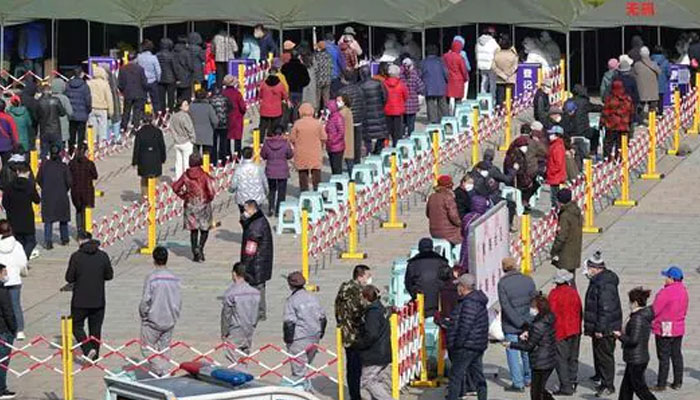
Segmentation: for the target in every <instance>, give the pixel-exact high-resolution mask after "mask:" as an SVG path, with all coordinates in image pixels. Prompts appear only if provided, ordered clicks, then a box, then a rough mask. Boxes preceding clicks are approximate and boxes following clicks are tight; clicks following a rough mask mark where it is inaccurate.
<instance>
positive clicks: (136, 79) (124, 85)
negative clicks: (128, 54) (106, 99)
mask: <svg viewBox="0 0 700 400" xmlns="http://www.w3.org/2000/svg"><path fill="white" fill-rule="evenodd" d="M147 85H148V80H147V78H146V73H145V71H144V69H143V67H142V66H140V65H139V64H137V63H135V62H132V63H129V64H126V65H125V66H123V67H121V69H120V70H119V91H120V92H122V95H123V96H124V100H143V99H145V98H146V86H147ZM110 98H111V94H110Z"/></svg>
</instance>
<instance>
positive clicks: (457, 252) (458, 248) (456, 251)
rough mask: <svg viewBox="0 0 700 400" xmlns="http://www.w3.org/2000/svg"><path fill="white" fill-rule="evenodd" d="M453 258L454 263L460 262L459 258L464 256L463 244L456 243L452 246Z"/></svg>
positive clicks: (451, 255)
mask: <svg viewBox="0 0 700 400" xmlns="http://www.w3.org/2000/svg"><path fill="white" fill-rule="evenodd" d="M450 257H451V259H452V265H457V264H459V259H460V258H462V244H461V243H460V244H458V245H455V246H454V247H452V252H451V253H450Z"/></svg>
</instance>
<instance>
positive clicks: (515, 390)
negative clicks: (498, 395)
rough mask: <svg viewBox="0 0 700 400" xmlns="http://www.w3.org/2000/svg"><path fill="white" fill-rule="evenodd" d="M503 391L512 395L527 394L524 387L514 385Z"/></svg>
mask: <svg viewBox="0 0 700 400" xmlns="http://www.w3.org/2000/svg"><path fill="white" fill-rule="evenodd" d="M503 390H505V391H506V392H511V393H525V388H524V387H517V386H513V385H510V386H508V387H506V388H505V389H503Z"/></svg>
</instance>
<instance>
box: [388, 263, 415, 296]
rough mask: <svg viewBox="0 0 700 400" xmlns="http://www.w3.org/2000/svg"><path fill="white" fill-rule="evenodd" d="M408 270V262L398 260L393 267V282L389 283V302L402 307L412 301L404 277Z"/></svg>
mask: <svg viewBox="0 0 700 400" xmlns="http://www.w3.org/2000/svg"><path fill="white" fill-rule="evenodd" d="M406 268H408V260H406V259H405V258H397V259H396V260H394V263H393V265H392V266H391V282H390V283H389V301H390V302H391V304H393V305H394V306H397V307H400V306H402V305H404V304H406V303H408V302H409V301H411V295H410V294H408V292H407V291H406V286H405V285H404V277H405V276H406Z"/></svg>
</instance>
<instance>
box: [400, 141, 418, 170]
mask: <svg viewBox="0 0 700 400" xmlns="http://www.w3.org/2000/svg"><path fill="white" fill-rule="evenodd" d="M396 155H397V156H398V157H399V165H403V164H404V163H406V162H408V161H410V160H411V159H413V158H415V157H416V144H415V143H414V142H413V140H411V139H399V141H398V142H396Z"/></svg>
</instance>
